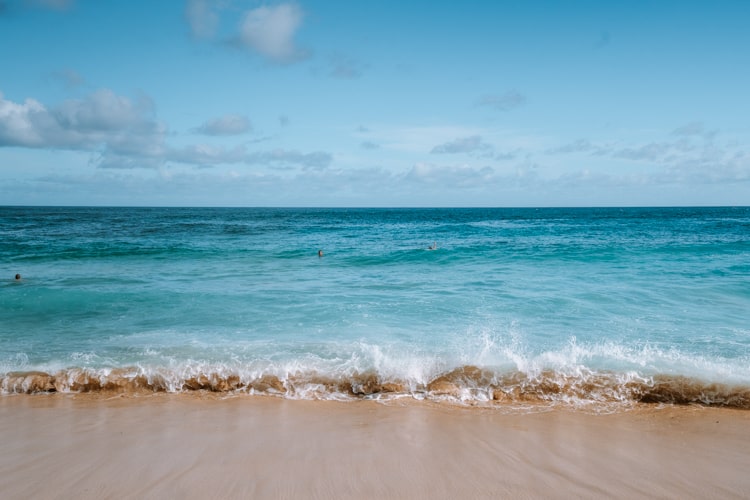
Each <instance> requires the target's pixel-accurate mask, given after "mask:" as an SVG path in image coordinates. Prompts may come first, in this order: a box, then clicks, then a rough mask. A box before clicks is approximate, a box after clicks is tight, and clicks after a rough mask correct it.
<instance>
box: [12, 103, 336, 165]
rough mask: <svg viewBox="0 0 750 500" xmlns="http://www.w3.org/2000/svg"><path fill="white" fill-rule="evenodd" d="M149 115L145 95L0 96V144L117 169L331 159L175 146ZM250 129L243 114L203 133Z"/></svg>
mask: <svg viewBox="0 0 750 500" xmlns="http://www.w3.org/2000/svg"><path fill="white" fill-rule="evenodd" d="M153 114H154V113H153V104H152V103H151V101H150V100H148V99H147V98H141V99H138V100H135V101H134V100H131V99H129V98H127V97H124V96H120V95H117V94H115V93H114V92H112V91H111V90H108V89H103V90H99V91H96V92H94V93H92V94H90V95H89V96H87V97H85V98H84V99H72V100H68V101H65V102H63V103H62V104H61V105H59V106H57V107H55V108H51V109H48V108H47V107H45V106H44V105H43V104H41V103H40V102H38V101H36V100H34V99H26V101H24V102H23V103H20V104H19V103H15V102H13V101H10V100H7V99H4V98H3V96H2V94H0V147H2V146H16V147H25V148H34V149H65V150H71V151H84V152H89V153H92V154H93V156H92V161H91V163H92V164H94V165H96V166H99V167H102V168H117V169H131V168H156V167H159V166H162V165H164V164H165V163H166V162H175V163H180V164H184V165H191V166H214V165H220V164H245V165H261V166H265V167H269V168H280V167H289V168H301V169H323V168H327V167H328V166H329V165H330V164H331V162H332V160H333V158H332V156H331V154H330V153H326V152H323V151H313V152H307V153H306V152H300V151H296V150H287V149H274V150H266V151H247V149H246V147H245V145H243V144H241V145H238V146H235V147H231V148H225V147H220V146H214V145H210V144H191V145H187V146H183V147H181V148H174V147H171V146H170V145H168V144H167V143H166V139H167V137H168V130H167V128H166V126H165V125H163V124H161V123H159V122H157V121H156V120H155V119H154V118H153V116H152V115H153ZM249 128H250V124H249V121H247V119H246V118H243V117H238V116H234V115H230V116H225V117H222V118H219V119H216V120H212V121H209V122H207V123H206V124H204V126H203V127H202V129H203V130H202V131H203V132H204V133H207V134H213V135H231V134H235V133H239V132H240V131H241V130H249Z"/></svg>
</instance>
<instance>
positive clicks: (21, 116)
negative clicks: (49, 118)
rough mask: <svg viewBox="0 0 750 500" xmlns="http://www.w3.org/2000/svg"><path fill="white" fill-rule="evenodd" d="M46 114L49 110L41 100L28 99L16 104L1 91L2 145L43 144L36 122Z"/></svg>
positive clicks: (28, 145) (31, 145) (32, 145)
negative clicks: (5, 97) (4, 96)
mask: <svg viewBox="0 0 750 500" xmlns="http://www.w3.org/2000/svg"><path fill="white" fill-rule="evenodd" d="M46 115H48V112H47V110H46V109H45V108H44V106H43V105H42V104H41V103H40V102H39V101H36V100H34V99H26V100H25V101H24V102H23V104H16V103H15V102H12V101H8V100H6V99H4V98H3V94H2V93H0V146H26V147H39V146H41V145H43V144H44V141H43V138H42V137H41V135H40V133H39V131H38V130H37V126H36V122H37V121H39V120H38V118H42V119H43V117H45V116H46Z"/></svg>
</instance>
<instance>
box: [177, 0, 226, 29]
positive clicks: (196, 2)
mask: <svg viewBox="0 0 750 500" xmlns="http://www.w3.org/2000/svg"><path fill="white" fill-rule="evenodd" d="M214 5H215V3H212V2H210V1H209V0H188V1H187V4H186V5H185V17H186V18H187V21H188V25H189V26H190V32H191V33H192V34H193V36H195V37H198V38H210V37H212V36H214V34H215V33H216V29H217V27H218V26H219V15H218V14H217V13H216V12H215V11H214V10H213V8H212V7H213V6H214Z"/></svg>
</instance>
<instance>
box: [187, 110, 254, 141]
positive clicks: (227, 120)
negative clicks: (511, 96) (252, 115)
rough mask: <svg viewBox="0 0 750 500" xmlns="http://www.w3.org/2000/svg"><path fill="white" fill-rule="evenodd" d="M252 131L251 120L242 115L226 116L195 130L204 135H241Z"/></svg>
mask: <svg viewBox="0 0 750 500" xmlns="http://www.w3.org/2000/svg"><path fill="white" fill-rule="evenodd" d="M251 130H252V125H251V124H250V120H248V119H247V117H245V116H241V115H225V116H222V117H219V118H215V119H213V120H209V121H207V122H205V123H204V124H203V125H201V126H200V127H197V128H196V129H195V132H197V133H199V134H204V135H225V136H226V135H239V134H244V133H246V132H250V131H251Z"/></svg>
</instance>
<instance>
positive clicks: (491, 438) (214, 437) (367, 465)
mask: <svg viewBox="0 0 750 500" xmlns="http://www.w3.org/2000/svg"><path fill="white" fill-rule="evenodd" d="M0 439H2V442H3V447H4V453H3V454H2V459H0V491H2V492H3V493H2V497H3V498H6V499H16V498H19V499H20V498H165V497H167V498H169V497H171V498H175V497H180V498H459V497H460V498H509V497H514V498H540V497H546V498H550V497H553V498H563V497H577V498H607V497H609V498H634V497H640V498H712V497H713V498H718V497H720V498H742V497H743V495H746V494H747V491H750V476H748V475H747V472H746V471H747V470H750V451H748V450H750V412H748V411H744V410H734V409H724V408H708V407H701V406H670V405H666V406H658V405H637V406H635V407H634V408H632V409H631V410H628V411H623V412H616V413H609V414H602V415H597V414H594V413H592V412H585V411H580V410H574V409H570V408H565V409H563V408H546V409H542V408H538V409H537V410H535V411H530V412H521V411H513V412H504V411H498V410H496V409H487V408H467V407H460V406H454V405H446V404H435V403H428V402H419V401H414V400H406V399H405V400H397V401H391V402H388V403H378V402H374V401H352V402H334V401H294V400H288V399H282V398H275V397H260V396H238V397H226V395H223V396H217V395H213V394H211V393H200V394H197V395H196V394H190V395H184V394H150V395H127V396H121V395H106V394H95V395H90V394H40V395H31V396H30V395H12V396H8V395H6V396H2V397H0Z"/></svg>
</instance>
